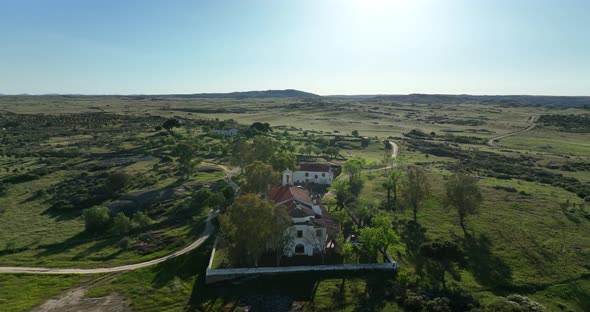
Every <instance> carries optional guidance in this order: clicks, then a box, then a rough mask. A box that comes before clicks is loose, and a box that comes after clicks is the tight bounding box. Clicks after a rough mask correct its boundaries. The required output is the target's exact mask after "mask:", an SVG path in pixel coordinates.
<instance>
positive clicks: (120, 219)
mask: <svg viewBox="0 0 590 312" xmlns="http://www.w3.org/2000/svg"><path fill="white" fill-rule="evenodd" d="M130 229H131V221H130V220H129V217H127V216H126V215H125V214H124V213H122V212H119V213H117V214H116V215H115V217H114V218H113V227H112V228H111V230H112V231H113V233H115V234H117V235H123V234H127V233H129V230H130Z"/></svg>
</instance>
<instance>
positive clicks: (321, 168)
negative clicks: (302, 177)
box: [299, 163, 330, 172]
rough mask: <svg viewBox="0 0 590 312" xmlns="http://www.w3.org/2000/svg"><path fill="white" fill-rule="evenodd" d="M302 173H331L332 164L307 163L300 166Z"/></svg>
mask: <svg viewBox="0 0 590 312" xmlns="http://www.w3.org/2000/svg"><path fill="white" fill-rule="evenodd" d="M299 170H300V171H316V172H329V171H330V164H318V163H306V164H301V165H299Z"/></svg>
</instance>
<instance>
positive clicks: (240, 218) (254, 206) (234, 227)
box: [219, 194, 274, 266]
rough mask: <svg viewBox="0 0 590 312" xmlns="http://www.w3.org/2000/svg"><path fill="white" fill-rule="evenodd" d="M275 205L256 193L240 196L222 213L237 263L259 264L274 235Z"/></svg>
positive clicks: (233, 260) (231, 251) (224, 232)
mask: <svg viewBox="0 0 590 312" xmlns="http://www.w3.org/2000/svg"><path fill="white" fill-rule="evenodd" d="M273 210H274V207H273V205H272V204H271V203H270V202H268V201H265V200H262V199H260V197H258V196H257V195H255V194H245V195H241V196H239V197H237V198H236V200H235V201H234V203H233V204H232V205H231V206H230V207H229V208H228V210H227V212H226V213H225V214H222V215H220V216H219V224H220V228H221V233H223V237H224V239H225V240H226V241H227V242H228V247H229V255H230V259H231V261H232V262H233V263H234V264H237V265H240V264H245V265H252V264H253V265H255V266H258V259H259V258H260V256H261V255H262V254H263V253H264V252H265V251H266V249H267V243H268V242H269V238H270V237H271V235H272V229H273V227H272V226H271V224H272V222H273V221H274V216H273Z"/></svg>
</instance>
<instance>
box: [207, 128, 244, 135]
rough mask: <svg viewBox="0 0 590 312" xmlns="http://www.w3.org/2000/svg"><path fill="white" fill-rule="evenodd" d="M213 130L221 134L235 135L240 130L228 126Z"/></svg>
mask: <svg viewBox="0 0 590 312" xmlns="http://www.w3.org/2000/svg"><path fill="white" fill-rule="evenodd" d="M213 132H215V133H218V134H221V135H223V136H236V135H238V133H239V132H240V130H239V129H238V128H229V129H215V130H213Z"/></svg>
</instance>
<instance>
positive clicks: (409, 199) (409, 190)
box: [402, 165, 430, 222]
mask: <svg viewBox="0 0 590 312" xmlns="http://www.w3.org/2000/svg"><path fill="white" fill-rule="evenodd" d="M429 194H430V183H429V182H428V179H427V177H426V174H425V172H424V170H422V169H421V168H419V167H417V166H414V165H409V166H407V167H406V170H405V179H404V180H403V183H402V197H403V200H404V202H405V203H406V204H407V205H408V206H410V207H412V211H413V213H414V222H418V208H420V206H421V205H422V203H423V202H424V200H426V197H428V195H429Z"/></svg>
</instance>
